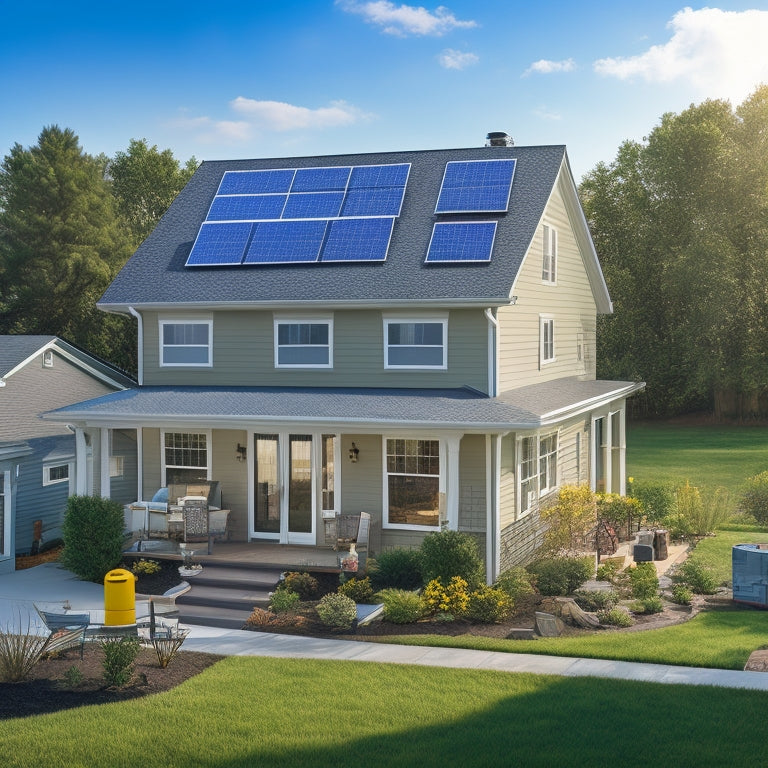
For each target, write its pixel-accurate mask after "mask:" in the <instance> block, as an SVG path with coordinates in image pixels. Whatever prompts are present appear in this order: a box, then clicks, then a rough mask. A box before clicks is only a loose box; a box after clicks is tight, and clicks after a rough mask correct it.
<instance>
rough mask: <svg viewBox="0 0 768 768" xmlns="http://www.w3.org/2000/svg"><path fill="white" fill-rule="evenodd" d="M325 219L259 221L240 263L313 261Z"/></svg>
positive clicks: (318, 252)
mask: <svg viewBox="0 0 768 768" xmlns="http://www.w3.org/2000/svg"><path fill="white" fill-rule="evenodd" d="M327 225H328V223H327V222H326V221H263V222H260V223H258V224H256V225H255V231H254V233H253V238H252V239H251V244H250V246H248V253H246V254H245V261H244V262H243V263H244V264H291V263H308V262H309V263H311V262H314V261H317V259H318V256H319V254H320V246H321V245H322V244H323V237H324V235H325V229H326V227H327Z"/></svg>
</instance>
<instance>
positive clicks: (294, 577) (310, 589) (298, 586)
mask: <svg viewBox="0 0 768 768" xmlns="http://www.w3.org/2000/svg"><path fill="white" fill-rule="evenodd" d="M278 589H279V590H282V589H287V590H288V591H289V592H296V594H297V595H298V596H299V599H301V600H312V598H314V597H316V596H317V593H318V592H319V590H320V585H319V584H318V583H317V579H316V578H315V577H314V576H312V574H310V573H304V572H303V571H302V572H301V573H298V572H296V571H290V572H288V573H286V574H285V578H284V579H283V580H282V581H281V582H280V584H278Z"/></svg>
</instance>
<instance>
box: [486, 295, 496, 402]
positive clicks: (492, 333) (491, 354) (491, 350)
mask: <svg viewBox="0 0 768 768" xmlns="http://www.w3.org/2000/svg"><path fill="white" fill-rule="evenodd" d="M485 319H486V320H487V321H488V397H496V395H498V393H499V369H498V366H497V364H496V361H497V360H498V354H497V353H498V346H499V321H498V320H497V319H496V318H495V317H494V316H493V308H492V307H488V308H487V309H486V310H485Z"/></svg>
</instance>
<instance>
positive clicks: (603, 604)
mask: <svg viewBox="0 0 768 768" xmlns="http://www.w3.org/2000/svg"><path fill="white" fill-rule="evenodd" d="M573 599H574V600H575V601H576V605H578V606H579V608H581V609H582V610H584V611H591V612H595V611H605V610H608V609H609V608H613V607H614V606H615V605H616V603H618V602H619V596H618V594H616V592H614V591H613V590H609V591H607V592H606V591H603V590H589V589H585V590H579V591H578V592H574V594H573Z"/></svg>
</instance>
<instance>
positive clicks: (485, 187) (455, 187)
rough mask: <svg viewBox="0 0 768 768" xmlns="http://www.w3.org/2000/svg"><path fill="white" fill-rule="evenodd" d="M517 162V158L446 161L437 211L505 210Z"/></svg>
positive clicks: (507, 205)
mask: <svg viewBox="0 0 768 768" xmlns="http://www.w3.org/2000/svg"><path fill="white" fill-rule="evenodd" d="M515 163H516V161H515V160H514V159H509V160H470V161H451V162H449V163H446V166H445V175H444V176H443V184H442V186H441V188H440V195H439V197H438V199H437V206H436V207H435V213H471V212H480V211H482V212H494V211H495V212H501V211H506V210H507V209H508V207H509V193H510V191H511V189H512V177H513V175H514V173H515Z"/></svg>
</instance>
